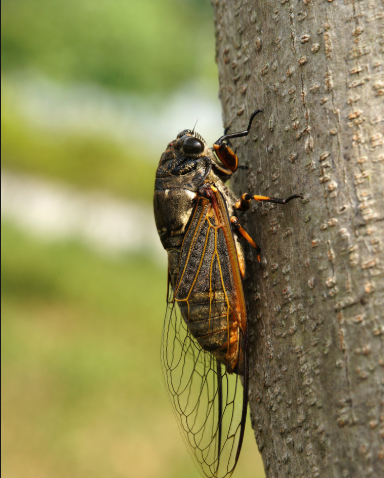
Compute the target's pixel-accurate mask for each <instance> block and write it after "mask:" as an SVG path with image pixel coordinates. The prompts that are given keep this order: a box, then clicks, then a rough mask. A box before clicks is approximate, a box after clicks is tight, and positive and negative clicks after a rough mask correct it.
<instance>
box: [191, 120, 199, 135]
mask: <svg viewBox="0 0 384 478" xmlns="http://www.w3.org/2000/svg"><path fill="white" fill-rule="evenodd" d="M198 121H199V118H197V120H196V123H195V126H194V127H193V130H192V134H194V133H195V128H196V125H197V122H198Z"/></svg>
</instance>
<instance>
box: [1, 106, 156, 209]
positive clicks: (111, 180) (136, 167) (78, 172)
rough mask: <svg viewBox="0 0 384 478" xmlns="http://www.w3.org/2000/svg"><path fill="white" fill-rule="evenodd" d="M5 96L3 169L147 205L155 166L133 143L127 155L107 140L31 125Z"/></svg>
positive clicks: (2, 149) (2, 117) (119, 146)
mask: <svg viewBox="0 0 384 478" xmlns="http://www.w3.org/2000/svg"><path fill="white" fill-rule="evenodd" d="M12 106H13V105H12V104H11V103H8V102H7V101H6V98H4V97H3V101H2V107H1V110H2V115H1V133H2V142H1V156H2V166H3V167H7V168H9V169H12V170H13V171H17V170H20V171H23V172H27V173H31V174H38V175H40V176H43V177H44V176H45V177H47V178H51V179H55V180H60V181H67V182H68V183H70V184H73V185H75V186H78V187H81V188H86V189H100V190H104V191H107V192H109V193H111V194H113V195H115V196H120V197H125V198H129V199H134V200H137V201H141V200H143V201H147V202H149V201H151V200H152V195H153V187H154V186H153V185H154V177H155V171H156V167H157V164H156V161H150V160H148V159H145V158H143V156H144V154H145V152H144V151H143V150H142V149H139V147H138V146H136V147H135V145H134V144H133V145H132V146H131V148H130V149H129V150H128V149H126V148H124V147H123V146H121V145H119V144H118V143H116V142H114V141H112V140H110V139H108V138H107V137H102V136H101V137H100V136H99V137H96V136H91V135H89V134H88V135H87V134H86V133H84V132H81V131H80V132H79V133H77V134H75V133H68V132H67V133H66V132H62V131H60V130H49V129H46V128H39V127H37V126H33V125H32V124H31V123H30V122H29V121H27V120H26V119H24V118H22V117H21V116H20V115H18V114H17V112H16V110H15V109H13V108H12Z"/></svg>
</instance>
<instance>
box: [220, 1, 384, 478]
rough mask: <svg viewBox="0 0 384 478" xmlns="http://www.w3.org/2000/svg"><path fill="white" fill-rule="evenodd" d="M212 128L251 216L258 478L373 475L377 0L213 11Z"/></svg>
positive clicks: (383, 265)
mask: <svg viewBox="0 0 384 478" xmlns="http://www.w3.org/2000/svg"><path fill="white" fill-rule="evenodd" d="M213 4H214V11H215V18H216V36H217V62H218V68H219V77H220V98H221V102H222V106H223V116H224V123H225V126H229V125H230V132H234V131H236V130H242V129H245V126H246V125H247V121H248V118H249V115H250V114H251V112H252V111H254V110H255V109H257V108H263V109H264V114H260V115H259V116H257V118H256V120H255V121H254V124H253V126H252V131H251V134H250V135H249V136H248V138H246V139H245V140H244V139H243V138H242V139H234V140H233V141H232V145H233V147H234V148H235V150H236V151H237V154H238V156H239V158H240V164H243V165H247V166H248V167H249V168H248V169H247V170H239V171H238V172H237V173H236V175H235V176H236V178H235V179H234V181H233V183H232V187H233V189H234V190H235V192H236V193H237V194H240V193H243V192H250V193H253V194H263V195H268V196H272V197H280V198H287V197H288V196H290V195H291V194H294V193H303V194H304V196H305V197H304V199H303V200H297V199H296V200H294V201H292V202H290V203H289V204H288V205H286V206H280V205H271V204H261V203H255V204H254V205H253V206H252V210H251V211H250V212H248V213H244V214H242V216H241V217H240V222H241V223H242V225H243V226H244V227H245V228H246V229H247V231H248V232H249V233H250V235H251V236H252V237H253V238H254V239H255V241H256V242H257V243H258V244H259V245H260V247H261V249H262V264H261V265H259V264H258V263H257V261H256V254H255V253H254V252H253V251H251V250H250V249H249V250H248V252H247V266H248V272H247V277H246V281H245V293H246V299H247V302H248V304H249V324H250V347H251V353H250V355H251V356H250V392H249V401H250V409H251V419H252V426H253V428H254V431H255V436H256V440H257V445H258V448H259V450H260V451H261V453H262V456H263V461H264V466H265V471H266V474H267V477H274V478H277V477H286V476H292V477H304V478H307V477H340V478H346V477H349V478H352V477H358V478H360V477H365V476H367V477H368V476H369V477H382V476H384V446H383V438H384V410H383V408H384V393H383V392H384V386H383V385H384V374H383V370H384V368H383V367H384V353H383V337H384V335H383V334H384V311H383V309H384V274H383V273H384V254H383V241H384V222H383V219H384V197H383V191H384V165H383V163H384V154H383V140H384V135H383V121H384V105H383V98H384V96H383V94H384V76H383V70H384V59H383V44H384V40H383V31H384V30H383V20H384V10H383V4H382V3H381V2H380V1H379V0H369V1H368V0H360V1H358V0H355V1H353V0H351V1H350V0H334V1H332V0H328V1H325V0H321V1H320V0H300V1H297V0H296V1H293V0H277V1H272V0H257V1H256V0H248V1H247V0H243V1H242V0H239V1H236V2H235V1H229V0H227V1H225V0H213Z"/></svg>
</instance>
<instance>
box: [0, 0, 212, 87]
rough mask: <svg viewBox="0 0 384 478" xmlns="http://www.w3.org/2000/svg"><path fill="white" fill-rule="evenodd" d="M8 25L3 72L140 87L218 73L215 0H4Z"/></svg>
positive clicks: (174, 83)
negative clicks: (28, 72) (30, 72)
mask: <svg viewBox="0 0 384 478" xmlns="http://www.w3.org/2000/svg"><path fill="white" fill-rule="evenodd" d="M207 6H208V8H207ZM1 25H2V68H3V71H9V70H20V69H32V70H38V71H40V72H42V73H44V74H45V75H47V76H49V77H51V78H56V79H60V80H64V81H65V80H68V81H75V82H85V83H98V84H100V85H103V86H105V87H108V88H117V89H122V90H135V91H138V92H148V91H151V92H155V91H170V90H172V89H174V88H175V87H177V86H178V85H179V84H182V83H185V82H186V81H188V80H190V79H191V77H196V76H201V75H203V76H204V75H205V76H208V77H212V78H214V77H215V76H216V69H215V65H214V62H213V51H214V46H213V45H214V43H213V42H214V37H213V31H212V12H211V9H210V5H209V2H208V0H207V2H202V1H194V2H192V1H189V2H188V1H181V0H162V1H159V0H141V1H137V0H98V1H95V0H67V1H65V2H63V1H58V0H5V1H3V2H2V20H1Z"/></svg>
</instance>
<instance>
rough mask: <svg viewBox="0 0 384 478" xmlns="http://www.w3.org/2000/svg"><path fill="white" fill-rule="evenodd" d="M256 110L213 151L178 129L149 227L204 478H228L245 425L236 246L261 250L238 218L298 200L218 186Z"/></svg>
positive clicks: (241, 268) (176, 395)
mask: <svg viewBox="0 0 384 478" xmlns="http://www.w3.org/2000/svg"><path fill="white" fill-rule="evenodd" d="M259 112H260V110H258V111H255V112H254V113H253V114H252V115H251V117H250V120H249V124H248V128H247V130H245V131H242V132H239V133H232V134H229V135H224V136H222V137H221V138H219V139H218V140H217V141H216V143H215V144H214V146H213V148H208V146H207V144H206V142H205V141H204V140H203V139H202V138H201V136H200V135H198V134H197V133H195V132H194V131H191V130H184V131H182V132H181V133H179V135H178V136H177V138H176V139H175V140H174V141H172V142H171V143H169V144H168V146H167V149H166V151H165V152H164V153H163V154H162V156H161V159H160V162H159V166H158V169H157V172H156V182H155V194H154V212H155V221H156V227H157V230H158V233H159V236H160V240H161V242H162V244H163V247H164V248H165V250H166V251H167V254H168V285H170V287H169V291H168V296H167V302H168V306H167V312H166V318H165V322H164V329H163V340H162V353H161V355H162V364H163V372H164V378H165V382H166V386H167V389H168V395H169V398H170V401H171V404H172V407H173V411H174V413H175V415H176V418H177V420H178V423H179V426H180V429H181V431H182V435H183V437H184V439H185V441H186V443H187V445H188V447H189V449H190V451H191V452H192V456H193V458H194V459H195V461H196V463H197V465H198V467H199V469H200V472H202V474H203V475H204V476H206V477H215V478H216V477H217V478H219V477H220V478H224V477H226V476H229V475H231V474H232V473H233V470H234V469H235V467H236V464H237V461H238V458H239V455H240V450H241V446H242V441H243V436H244V428H245V422H246V411H247V397H248V335H247V317H246V305H245V299H244V292H243V286H242V277H244V274H245V265H244V264H245V261H244V253H243V248H242V245H241V243H240V240H239V238H241V237H242V238H243V239H246V240H247V241H248V242H249V243H250V244H251V246H252V247H255V248H257V249H258V247H257V246H256V244H255V243H254V241H253V240H252V239H251V238H250V237H249V235H248V234H247V233H246V231H245V230H244V229H243V228H242V227H241V225H240V224H239V222H238V219H237V217H236V215H235V210H243V211H244V210H247V209H249V207H250V203H251V199H252V198H253V199H255V200H257V201H268V202H275V203H280V204H286V203H287V202H289V201H290V200H291V199H293V198H295V197H301V196H300V195H299V196H298V195H294V196H291V197H289V198H288V199H287V200H283V199H274V198H269V197H265V196H251V195H249V194H243V195H242V197H241V198H240V199H237V198H236V197H235V195H234V193H233V192H232V191H231V190H230V189H228V188H227V187H226V186H225V184H224V182H225V181H227V180H228V179H229V178H230V177H231V175H232V174H233V173H234V172H235V171H236V170H237V168H238V158H237V156H236V154H235V153H234V152H233V151H232V150H231V149H230V148H229V146H228V144H227V143H226V140H227V139H229V138H236V137H241V136H246V135H247V134H248V133H249V130H250V127H251V124H252V121H253V119H254V117H255V116H256V114H257V113H259ZM259 252H260V251H259V250H258V257H259ZM239 376H242V377H243V388H242V392H240V390H241V387H240V384H239ZM237 411H240V413H237Z"/></svg>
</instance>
